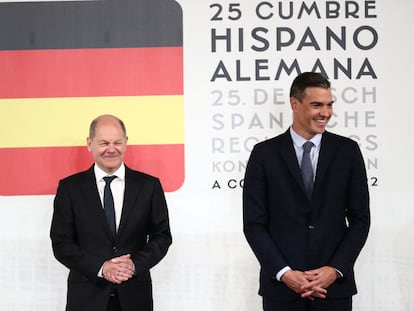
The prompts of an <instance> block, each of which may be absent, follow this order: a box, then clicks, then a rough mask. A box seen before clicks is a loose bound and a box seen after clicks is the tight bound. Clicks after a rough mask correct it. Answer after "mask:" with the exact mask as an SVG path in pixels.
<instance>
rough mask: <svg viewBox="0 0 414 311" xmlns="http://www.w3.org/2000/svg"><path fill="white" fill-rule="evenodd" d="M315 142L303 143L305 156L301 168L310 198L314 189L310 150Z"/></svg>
mask: <svg viewBox="0 0 414 311" xmlns="http://www.w3.org/2000/svg"><path fill="white" fill-rule="evenodd" d="M313 146H314V144H313V143H312V142H311V141H307V142H305V143H304V144H303V146H302V147H303V156H302V163H301V165H300V170H301V172H302V178H303V183H304V184H305V190H306V194H307V195H308V198H309V200H311V198H312V191H313V168H312V162H311V159H310V151H311V149H312V147H313Z"/></svg>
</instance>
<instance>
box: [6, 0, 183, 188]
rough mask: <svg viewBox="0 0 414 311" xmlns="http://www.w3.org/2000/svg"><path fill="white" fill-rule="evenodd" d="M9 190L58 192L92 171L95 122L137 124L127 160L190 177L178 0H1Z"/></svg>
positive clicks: (178, 181) (169, 179)
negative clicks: (71, 178) (104, 118)
mask: <svg viewBox="0 0 414 311" xmlns="http://www.w3.org/2000/svg"><path fill="white" fill-rule="evenodd" d="M0 111H1V119H2V123H1V139H0V169H1V171H2V177H1V179H0V195H8V196H10V195H44V194H54V193H55V190H56V187H57V183H58V180H59V179H61V178H63V177H65V176H67V175H70V174H73V173H75V172H78V171H81V170H84V169H87V168H88V167H89V166H90V165H91V164H92V161H93V159H92V155H91V154H90V153H89V152H88V151H87V148H86V136H87V134H88V130H89V124H90V122H91V120H92V119H94V118H95V117H96V116H98V115H100V114H114V115H116V116H118V117H120V118H121V119H122V120H123V121H124V122H125V125H126V127H127V131H128V133H127V134H128V136H129V141H128V147H127V152H126V156H125V162H126V164H127V165H129V166H130V167H132V168H134V169H138V170H141V171H144V172H147V173H149V174H152V175H155V176H157V177H159V178H160V180H161V182H162V184H163V187H164V190H165V191H167V192H173V191H176V190H177V189H179V188H180V187H181V185H182V184H183V182H184V96H183V40H182V11H181V8H180V6H179V5H178V4H177V3H176V2H175V1H173V0H106V1H77V2H70V1H65V2H26V3H22V2H20V3H16V2H14V3H0Z"/></svg>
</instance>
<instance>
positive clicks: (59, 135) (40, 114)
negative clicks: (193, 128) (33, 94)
mask: <svg viewBox="0 0 414 311" xmlns="http://www.w3.org/2000/svg"><path fill="white" fill-rule="evenodd" d="M101 114H114V115H116V116H118V117H119V118H120V119H122V120H123V121H124V123H125V126H126V128H127V134H128V137H129V139H128V144H130V145H147V144H182V143H184V98H183V96H181V95H178V96H126V97H79V98H78V97H77V98H73V97H71V98H30V99H1V100H0V115H1V116H2V118H1V119H2V124H1V131H0V132H1V134H0V148H13V147H51V146H84V145H86V137H87V136H88V132H89V124H90V122H91V121H92V120H93V119H94V118H95V117H97V116H98V115H101Z"/></svg>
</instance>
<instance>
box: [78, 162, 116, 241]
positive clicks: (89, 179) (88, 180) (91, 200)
mask: <svg viewBox="0 0 414 311" xmlns="http://www.w3.org/2000/svg"><path fill="white" fill-rule="evenodd" d="M85 173H86V174H85V179H84V180H83V182H82V184H81V185H80V187H81V190H82V192H83V195H84V197H85V202H86V204H85V206H87V207H88V208H90V209H91V213H92V214H94V215H96V217H94V219H97V220H98V223H99V225H100V226H101V227H102V230H103V231H105V232H106V234H107V235H108V238H111V236H112V235H111V232H110V231H109V226H108V224H107V221H106V216H105V211H104V210H103V207H102V202H101V199H100V197H99V192H98V188H97V186H96V177H95V173H94V170H93V165H92V167H91V168H90V169H89V170H87V171H86V172H85Z"/></svg>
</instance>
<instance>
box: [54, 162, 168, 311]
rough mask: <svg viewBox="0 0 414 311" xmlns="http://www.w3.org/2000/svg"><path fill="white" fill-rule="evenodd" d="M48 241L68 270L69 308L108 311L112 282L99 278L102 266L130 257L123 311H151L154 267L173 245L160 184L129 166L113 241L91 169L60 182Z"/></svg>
mask: <svg viewBox="0 0 414 311" xmlns="http://www.w3.org/2000/svg"><path fill="white" fill-rule="evenodd" d="M50 237H51V240H52V247H53V252H54V254H55V257H56V258H57V260H58V261H60V262H61V263H62V264H64V265H65V266H66V267H67V268H69V270H70V272H69V277H68V293H67V307H66V310H71V311H72V310H73V311H74V310H76V311H78V310H79V311H104V310H106V305H107V302H108V299H109V292H110V290H111V286H112V285H111V283H109V282H107V281H106V280H105V279H103V278H100V277H98V276H97V274H98V271H99V269H100V268H101V267H102V265H103V263H104V262H105V261H106V260H108V259H110V258H113V257H117V256H120V255H124V254H128V253H130V254H131V256H132V260H133V262H134V264H135V269H136V273H135V275H134V276H133V277H132V278H131V279H130V280H128V281H126V282H124V283H122V284H120V285H119V286H117V291H118V296H119V300H120V303H121V306H122V310H123V311H129V310H152V287H151V278H150V272H149V270H150V268H151V267H153V266H154V265H155V264H157V263H158V262H159V261H160V260H161V259H162V258H163V257H164V256H165V254H166V253H167V250H168V247H169V245H170V244H171V233H170V227H169V221H168V211H167V205H166V201H165V197H164V192H163V190H162V187H161V184H160V182H159V180H158V179H157V178H155V177H152V176H150V175H146V174H144V173H141V172H137V171H133V170H131V169H129V168H128V167H125V194H124V204H123V209H122V215H121V220H120V225H119V229H118V234H117V236H116V240H115V241H113V240H112V239H111V235H110V232H109V229H108V225H107V222H106V218H105V212H104V210H103V208H102V204H101V200H100V198H99V194H98V189H97V186H96V179H95V174H94V170H93V166H92V167H91V168H90V169H89V170H87V171H84V172H81V173H78V174H75V175H72V176H69V177H67V178H65V179H63V180H61V181H60V182H59V186H58V189H57V193H56V197H55V201H54V213H53V218H52V224H51V230H50Z"/></svg>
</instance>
